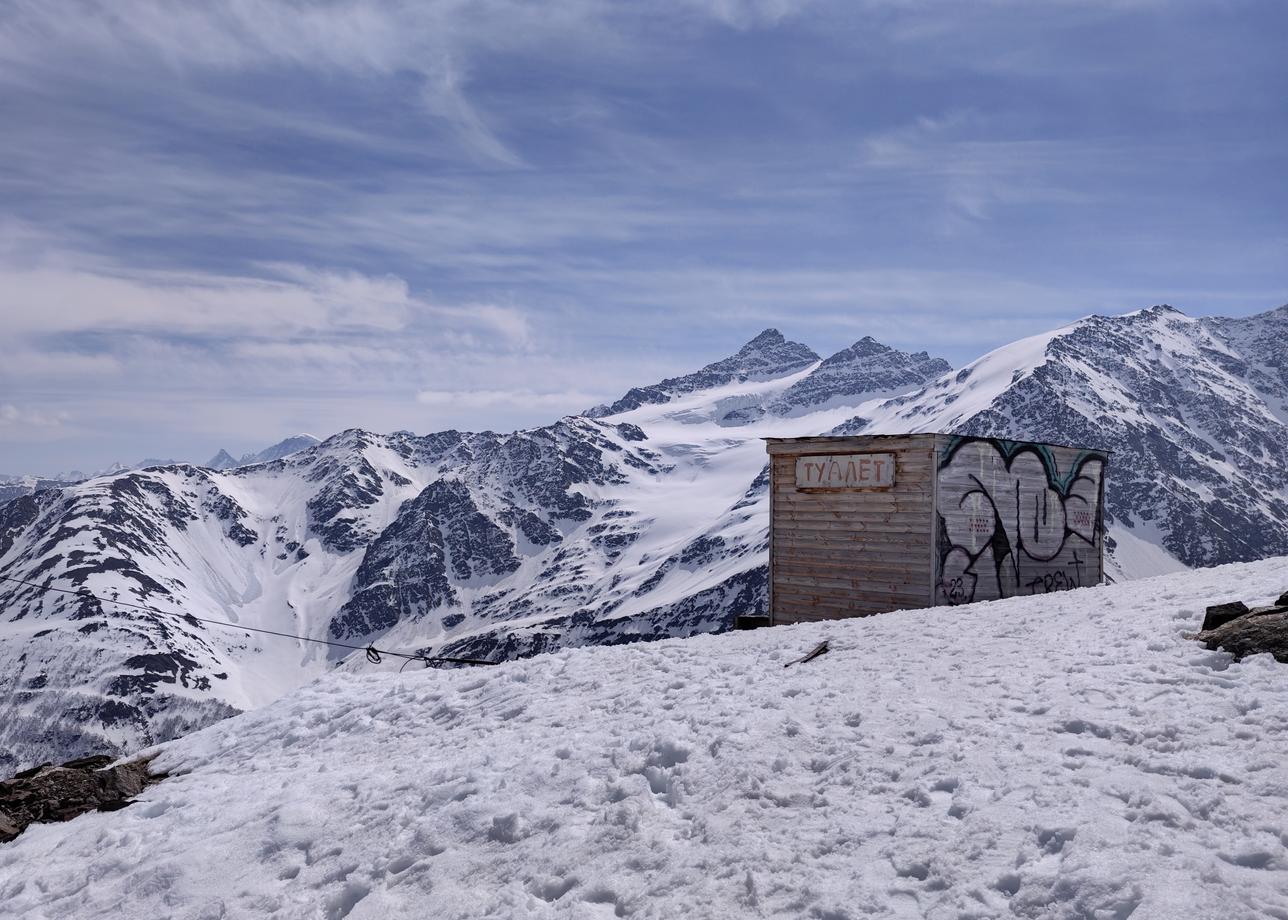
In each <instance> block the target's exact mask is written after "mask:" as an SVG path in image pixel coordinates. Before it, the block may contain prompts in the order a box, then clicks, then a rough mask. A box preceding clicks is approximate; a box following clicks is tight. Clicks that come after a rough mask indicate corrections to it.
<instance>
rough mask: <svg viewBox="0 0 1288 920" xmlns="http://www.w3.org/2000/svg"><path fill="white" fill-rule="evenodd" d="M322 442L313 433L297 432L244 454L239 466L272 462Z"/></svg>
mask: <svg viewBox="0 0 1288 920" xmlns="http://www.w3.org/2000/svg"><path fill="white" fill-rule="evenodd" d="M321 443H322V442H321V441H320V440H318V439H317V438H315V437H313V435H311V434H296V435H292V436H291V437H289V438H283V439H282V440H281V441H278V442H277V443H276V444H272V445H269V446H268V447H265V448H264V449H263V450H260V451H251V452H249V453H246V454H243V455H242V458H241V460H239V461H238V466H250V465H251V464H253V463H271V462H272V461H274V460H281V459H282V458H283V457H289V456H290V455H291V454H295V453H299V452H300V451H302V450H308V449H309V448H310V447H316V446H317V445H318V444H321Z"/></svg>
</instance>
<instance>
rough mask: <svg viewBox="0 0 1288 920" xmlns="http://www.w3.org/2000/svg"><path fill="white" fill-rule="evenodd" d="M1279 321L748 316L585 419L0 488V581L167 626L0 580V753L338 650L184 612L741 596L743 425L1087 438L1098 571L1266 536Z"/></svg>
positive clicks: (207, 694)
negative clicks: (43, 486)
mask: <svg viewBox="0 0 1288 920" xmlns="http://www.w3.org/2000/svg"><path fill="white" fill-rule="evenodd" d="M1286 319H1288V308H1284V309H1281V310H1277V311H1272V312H1270V313H1267V314H1263V315H1261V316H1258V317H1249V318H1246V319H1240V320H1193V319H1190V318H1188V317H1185V316H1183V315H1182V314H1179V313H1178V312H1176V311H1173V310H1170V309H1153V310H1148V311H1142V312H1138V313H1136V314H1129V315H1127V316H1122V317H1088V318H1086V319H1084V320H1080V321H1079V322H1077V323H1074V324H1072V325H1071V326H1069V327H1066V328H1064V329H1060V330H1056V331H1055V332H1053V333H1049V334H1046V335H1043V336H1039V337H1035V338H1032V339H1027V340H1024V341H1021V342H1018V343H1015V344H1013V345H1010V346H1007V347H1005V348H1003V349H999V350H998V351H995V352H993V353H991V354H990V355H987V356H985V357H984V358H981V359H980V360H979V361H977V362H975V363H973V364H972V365H970V366H968V367H967V368H964V369H962V370H961V371H957V372H953V371H948V372H947V373H942V374H940V376H938V377H934V376H933V375H934V374H937V373H939V372H940V370H941V367H942V366H943V362H941V361H938V359H934V358H931V357H929V356H928V355H926V354H925V353H924V352H922V353H907V352H899V351H896V350H894V349H889V348H886V347H885V346H882V345H880V344H878V343H875V342H872V341H871V340H870V339H864V340H861V341H859V342H857V343H855V345H854V346H852V347H851V348H849V349H846V350H844V351H842V352H840V353H838V355H835V356H832V357H829V358H828V359H826V360H822V361H820V360H818V359H817V356H816V355H814V353H813V352H812V351H811V350H810V349H808V348H807V347H806V346H804V345H801V344H799V343H794V342H789V341H787V340H785V339H784V338H783V337H782V336H781V335H780V334H779V333H778V332H777V331H775V330H766V331H765V332H764V333H761V334H760V335H759V336H757V337H756V338H755V339H753V340H752V341H751V342H749V343H748V344H747V345H746V346H744V347H743V348H742V349H741V350H740V351H739V352H738V353H737V354H735V355H733V356H730V357H729V358H727V359H724V360H722V361H717V362H714V363H713V364H711V365H708V367H707V368H704V369H703V371H700V372H698V373H696V374H692V375H688V376H686V377H680V378H674V379H673V380H671V381H664V382H663V384H658V385H655V386H654V387H648V388H643V389H642V390H639V391H632V393H634V394H635V395H634V396H632V395H631V394H627V397H624V402H623V401H619V402H618V403H617V404H615V405H616V406H618V409H616V410H615V411H613V412H611V413H609V409H608V407H603V408H602V409H601V412H600V413H599V414H598V417H596V418H584V417H570V418H566V419H563V420H561V421H559V422H557V423H555V424H553V425H549V426H545V427H542V428H535V429H530V430H527V431H519V432H514V433H510V434H496V433H493V432H479V433H468V432H456V431H447V432H439V433H436V434H430V435H425V436H416V435H412V434H409V433H406V432H399V433H394V434H389V435H382V434H377V433H372V432H364V431H359V430H351V431H346V432H341V433H340V434H338V435H335V436H333V437H331V438H328V439H327V440H326V441H324V442H322V443H321V444H318V445H316V446H313V447H309V448H306V449H304V450H302V451H299V452H294V453H290V454H289V455H288V456H285V457H284V458H282V459H278V460H273V461H270V462H266V463H258V464H254V465H250V466H244V467H238V468H235V469H231V470H226V471H215V470H211V469H203V468H199V467H193V466H188V465H178V466H172V467H166V468H159V469H150V470H144V471H134V472H127V473H121V474H118V475H115V476H111V477H104V478H100V479H94V480H91V481H89V482H86V483H82V484H79V485H76V486H72V487H68V488H65V489H62V490H60V491H49V492H39V493H36V494H35V495H31V496H27V497H25V498H22V499H20V500H18V501H15V502H11V503H9V504H8V505H3V506H0V574H5V575H9V576H11V577H18V578H23V579H27V580H31V581H37V582H46V581H48V582H51V583H53V584H54V585H57V586H62V587H67V588H70V589H73V590H77V589H84V590H86V591H89V592H91V593H93V594H96V595H99V596H102V597H106V598H108V599H109V600H110V599H112V598H117V599H120V600H125V601H129V602H133V603H142V604H147V605H151V606H154V607H157V608H159V609H161V610H163V611H168V612H172V613H173V614H175V616H169V617H166V616H161V617H158V616H155V615H152V614H149V613H145V612H143V611H138V610H132V609H129V608H122V607H120V606H118V605H116V604H113V603H110V602H109V603H99V602H98V601H94V600H91V599H88V598H85V597H68V596H66V595H52V594H44V593H41V592H39V591H38V590H36V589H34V588H30V587H27V586H21V585H14V584H12V583H0V605H2V606H0V609H3V610H4V614H3V619H0V767H4V766H7V767H20V766H25V765H28V764H30V763H33V762H36V761H39V760H46V759H58V758H67V757H71V756H74V755H78V754H82V753H86V752H88V751H91V750H104V749H105V750H111V751H118V752H119V751H128V750H135V749H138V748H139V747H142V746H144V745H147V744H150V743H154V742H156V741H159V740H162V739H165V738H169V737H174V736H175V735H178V734H182V733H183V732H186V731H190V730H192V729H194V728H197V727H200V726H202V725H204V724H208V723H209V722H210V721H212V720H214V719H217V718H221V717H223V716H225V715H227V714H229V713H231V712H234V711H239V710H245V709H249V708H254V707H257V706H261V705H263V704H264V703H266V702H268V701H270V700H272V699H276V698H277V697H278V696H280V695H281V694H282V693H284V692H287V691H288V690H290V689H291V688H293V687H296V686H299V685H300V684H302V683H304V682H306V681H308V680H310V679H312V678H314V677H316V676H317V675H319V674H321V673H324V672H326V671H328V670H330V669H333V668H335V667H336V666H337V663H338V662H339V661H341V660H342V659H343V656H346V655H348V651H347V650H345V649H341V648H332V649H330V650H327V649H326V648H325V647H323V646H320V645H316V644H313V643H302V642H296V641H294V640H291V639H282V638H277V637H268V636H260V635H257V634H255V633H252V632H248V631H238V630H236V629H227V628H221V627H211V626H207V625H205V624H201V623H197V622H195V621H191V620H186V619H182V618H181V615H182V614H185V613H186V614H191V615H194V616H198V617H206V618H213V619H218V620H223V621H228V622H232V623H238V624H243V625H245V626H247V627H257V628H263V629H272V630H276V631H278V632H285V633H290V634H294V635H300V636H304V637H307V638H309V639H314V640H329V641H339V642H344V643H347V644H349V645H356V646H365V645H366V644H367V643H372V642H374V643H375V644H377V645H378V646H380V647H381V648H385V649H394V650H402V651H408V652H426V651H427V652H432V653H435V654H449V655H463V656H468V657H477V658H488V659H491V660H499V659H501V658H514V657H521V656H526V655H532V654H535V653H538V652H548V651H552V650H555V649H559V648H563V647H568V646H573V645H586V644H625V643H633V642H638V641H644V640H651V639H658V638H663V637H667V636H688V635H692V634H694V633H699V632H710V631H718V630H721V629H726V628H728V627H729V626H730V625H731V624H732V620H733V618H734V617H735V616H737V615H739V614H756V613H763V612H764V611H765V605H766V553H767V526H768V498H767V491H766V478H765V475H764V470H765V452H764V445H763V443H762V441H761V440H760V439H761V438H763V437H771V436H772V437H793V436H803V435H818V434H823V433H827V432H831V431H835V432H886V433H897V432H903V431H932V430H941V431H956V432H961V433H973V434H984V435H995V436H1004V437H1011V438H1019V439H1039V440H1048V441H1054V442H1062V443H1075V444H1078V443H1085V444H1091V445H1094V446H1098V447H1107V448H1109V449H1110V450H1112V451H1113V455H1112V458H1111V463H1110V469H1109V473H1108V478H1107V502H1108V510H1109V515H1108V520H1109V525H1110V526H1109V532H1108V540H1107V544H1108V545H1109V546H1110V547H1111V550H1110V555H1109V559H1108V563H1109V569H1110V571H1111V572H1113V573H1114V575H1115V577H1117V578H1124V577H1137V576H1141V575H1149V574H1160V573H1164V572H1171V571H1180V570H1183V569H1184V568H1185V567H1186V566H1190V565H1201V564H1209V563H1216V562H1224V561H1230V560H1235V559H1250V558H1258V557H1264V556H1269V555H1282V554H1288V529H1286V528H1288V524H1286V523H1285V522H1288V513H1286V511H1288V494H1286V490H1288V474H1286V473H1285V470H1288V457H1285V453H1284V452H1285V449H1286V447H1285V445H1286V444H1288V436H1286V434H1285V426H1284V421H1283V418H1282V415H1283V405H1284V402H1283V398H1284V394H1285V393H1288V381H1286V380H1285V376H1284V363H1285V362H1284V357H1283V355H1282V350H1281V349H1280V348H1278V347H1277V343H1279V342H1281V341H1282V339H1281V338H1279V337H1278V336H1279V335H1280V333H1281V331H1282V330H1283V326H1284V324H1285V320H1286ZM891 393H895V394H899V395H895V396H891V395H890V394H891ZM640 394H644V395H642V396H641V395H640ZM623 407H624V408H623ZM350 657H353V656H350ZM356 659H357V660H356V661H352V662H348V663H346V665H345V666H346V667H349V666H354V667H359V668H360V667H363V666H365V664H366V663H365V658H364V657H363V656H362V654H361V652H359V653H358V654H357V655H356Z"/></svg>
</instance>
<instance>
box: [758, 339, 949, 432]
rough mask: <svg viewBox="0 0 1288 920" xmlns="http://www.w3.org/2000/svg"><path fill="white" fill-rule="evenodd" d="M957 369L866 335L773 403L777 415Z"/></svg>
mask: <svg viewBox="0 0 1288 920" xmlns="http://www.w3.org/2000/svg"><path fill="white" fill-rule="evenodd" d="M951 370H952V365H950V364H949V363H948V362H947V361H945V360H944V359H943V358H932V357H930V355H929V354H928V353H927V352H924V351H918V352H905V351H899V350H898V349H896V348H891V347H890V346H889V345H885V344H883V343H881V342H878V341H877V340H876V339H874V338H872V336H870V335H865V336H864V337H863V338H861V339H859V340H858V341H857V342H855V343H854V344H853V345H851V346H850V347H848V348H843V349H841V350H840V351H838V352H836V354H833V355H829V356H828V357H827V358H825V359H824V360H823V362H822V363H821V364H819V366H818V367H817V368H815V369H814V370H813V371H812V372H811V373H810V374H809V375H808V376H806V377H804V378H803V379H801V380H798V381H797V382H796V383H794V384H792V385H791V386H790V387H788V388H787V389H786V390H784V391H783V392H782V393H781V394H780V395H779V397H778V398H777V399H776V400H774V401H773V402H772V403H771V404H770V405H769V407H768V411H769V412H770V413H771V414H774V415H801V414H804V413H806V412H814V411H817V410H819V409H822V408H826V407H830V406H836V405H857V404H858V403H860V402H862V401H864V400H866V399H871V398H874V397H878V396H883V395H886V396H888V395H893V394H896V393H905V392H908V391H909V390H914V389H916V388H918V387H920V386H924V385H925V384H926V383H928V382H930V381H932V380H934V379H935V378H937V377H939V376H941V375H943V374H946V373H948V372H949V371H951Z"/></svg>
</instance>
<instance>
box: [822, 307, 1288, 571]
mask: <svg viewBox="0 0 1288 920" xmlns="http://www.w3.org/2000/svg"><path fill="white" fill-rule="evenodd" d="M1286 342H1288V307H1281V308H1279V309H1278V310H1273V311H1270V312H1269V313H1264V314H1261V315H1259V316H1254V317H1248V318H1245V319H1239V320H1226V319H1193V318H1191V317H1188V316H1185V315H1184V314H1183V313H1181V312H1180V311H1178V310H1175V309H1173V308H1171V307H1167V306H1162V307H1153V308H1151V309H1149V310H1142V311H1138V312H1135V313H1129V314H1127V315H1125V316H1110V317H1105V316H1095V317H1088V318H1087V319H1084V320H1080V321H1078V322H1076V323H1073V324H1072V325H1070V326H1067V327H1065V328H1063V329H1059V330H1056V331H1055V332H1053V333H1048V334H1046V335H1042V336H1036V337H1033V338H1030V339H1025V340H1022V341H1020V342H1017V343H1015V344H1013V345H1008V346H1006V347H1004V348H1001V349H999V350H997V351H995V352H992V353H991V354H988V355H985V356H984V357H983V358H980V359H979V360H978V361H976V362H974V363H973V364H970V365H968V366H966V367H964V368H962V370H960V371H959V372H957V373H956V374H955V375H950V376H945V377H944V378H943V379H941V380H939V381H938V382H936V383H935V384H933V385H931V386H928V387H925V388H924V389H922V390H919V391H917V392H914V393H909V394H907V395H905V396H902V397H899V398H897V399H893V400H890V401H887V402H885V403H883V404H881V405H879V406H871V407H862V408H860V409H859V412H860V414H861V417H860V418H858V419H856V420H854V421H852V422H850V423H847V424H846V425H844V426H842V429H841V430H843V431H845V432H847V433H853V434H859V433H865V432H873V433H876V432H889V431H951V432H955V433H960V434H973V435H984V436H992V437H1023V438H1031V439H1033V440H1039V441H1053V442H1056V443H1065V444H1076V445H1090V446H1095V447H1097V448H1101V449H1105V450H1109V451H1111V452H1112V456H1111V460H1110V469H1109V474H1108V479H1107V488H1106V521H1107V523H1108V524H1109V532H1110V538H1111V541H1113V546H1114V548H1113V549H1112V550H1111V556H1112V557H1115V558H1114V562H1115V563H1116V567H1117V570H1118V572H1119V574H1120V575H1126V576H1128V577H1130V576H1132V575H1140V574H1148V573H1149V572H1150V570H1151V569H1153V570H1155V571H1159V570H1166V569H1168V568H1174V567H1177V566H1178V564H1179V565H1185V566H1198V565H1214V564H1219V563H1223V562H1233V561H1237V560H1242V559H1257V558H1262V557H1265V556H1270V555H1282V554H1285V553H1288V418H1286V417H1285V414H1284V411H1283V406H1284V404H1285V403H1284V399H1285V397H1286V396H1288V345H1285V344H1284V343H1286ZM1120 547H1121V548H1122V551H1121V552H1119V551H1118V550H1119V548H1120ZM1143 556H1144V557H1148V558H1142V557H1143Z"/></svg>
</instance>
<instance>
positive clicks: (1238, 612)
mask: <svg viewBox="0 0 1288 920" xmlns="http://www.w3.org/2000/svg"><path fill="white" fill-rule="evenodd" d="M1249 610H1250V608H1249V607H1248V605H1247V604H1245V603H1244V602H1243V601H1234V602H1232V603H1229V604H1213V605H1212V606H1211V607H1209V608H1208V609H1207V612H1206V613H1205V614H1204V616H1203V632H1207V631H1208V630H1209V629H1216V628H1217V627H1218V626H1224V625H1225V624H1226V623H1229V622H1230V621H1231V620H1237V619H1238V618H1239V617H1241V616H1243V615H1244V614H1245V613H1248V612H1249Z"/></svg>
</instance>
